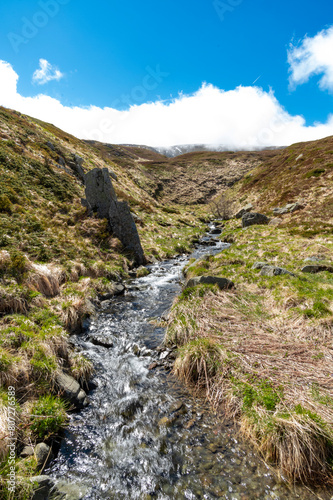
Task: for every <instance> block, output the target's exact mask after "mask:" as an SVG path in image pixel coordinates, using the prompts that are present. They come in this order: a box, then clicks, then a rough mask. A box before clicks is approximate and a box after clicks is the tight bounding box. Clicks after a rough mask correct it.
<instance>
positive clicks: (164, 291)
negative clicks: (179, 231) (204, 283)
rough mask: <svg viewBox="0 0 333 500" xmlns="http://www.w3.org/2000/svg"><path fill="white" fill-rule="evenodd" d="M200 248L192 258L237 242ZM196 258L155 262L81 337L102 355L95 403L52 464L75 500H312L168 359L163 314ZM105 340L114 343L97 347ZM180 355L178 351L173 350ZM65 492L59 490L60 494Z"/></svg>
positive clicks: (84, 346)
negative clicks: (280, 478)
mask: <svg viewBox="0 0 333 500" xmlns="http://www.w3.org/2000/svg"><path fill="white" fill-rule="evenodd" d="M211 239H212V236H209V237H207V238H206V241H204V242H203V243H204V245H199V247H198V248H197V250H196V251H195V252H194V253H193V255H192V257H194V258H199V257H202V256H203V255H205V254H207V253H218V252H220V251H221V250H223V248H225V247H227V246H228V245H226V244H223V243H221V242H217V243H216V242H213V245H212V246H207V244H211ZM187 262H188V257H187V256H182V257H179V258H176V259H173V260H170V261H166V262H161V263H155V264H153V265H151V266H149V269H150V274H149V275H148V276H145V277H142V278H139V279H134V280H133V281H132V282H131V283H130V285H129V287H128V290H127V293H126V294H125V296H123V297H116V298H114V299H113V300H112V301H110V302H109V304H108V308H107V309H104V312H101V313H100V314H99V315H98V316H97V317H96V318H94V319H93V320H92V322H91V324H90V327H89V329H88V331H87V332H86V335H85V336H74V337H73V342H74V343H75V345H76V346H77V347H78V348H79V349H80V350H81V351H83V353H84V354H85V355H86V356H87V357H88V358H89V359H90V360H91V361H92V362H93V364H94V366H95V369H96V377H95V382H96V383H97V388H96V389H95V390H94V391H93V392H92V393H91V394H90V405H89V406H88V407H87V408H85V409H83V410H82V411H81V412H80V413H75V414H72V415H71V418H70V425H69V428H68V430H67V431H66V437H65V439H64V440H63V442H62V444H61V448H60V452H59V454H58V457H57V459H56V461H55V462H54V463H53V464H52V467H51V468H50V469H49V470H48V471H47V473H48V474H50V476H52V477H53V478H54V479H55V480H56V482H57V486H58V489H59V491H60V492H62V493H63V495H62V498H64V499H66V500H78V499H81V498H82V499H86V500H88V499H89V500H102V499H117V500H121V499H124V500H125V499H126V500H127V499H131V500H132V499H133V500H135V499H138V500H139V499H140V500H141V499H144V500H149V499H153V498H156V499H160V500H162V499H163V500H166V499H170V500H171V499H176V500H178V499H179V500H180V499H184V498H186V499H191V500H192V499H197V498H198V499H201V498H204V499H213V498H225V499H230V500H231V499H235V500H236V499H243V500H246V499H252V498H258V499H271V498H275V499H281V500H284V499H294V498H295V499H296V498H303V499H312V498H317V497H316V496H315V495H312V494H311V492H309V490H307V489H305V488H302V487H299V488H297V489H296V490H294V491H290V490H289V489H288V488H287V486H286V485H284V484H283V483H278V482H277V481H276V478H275V476H274V474H272V472H271V471H270V470H269V468H268V467H267V466H265V465H264V464H263V463H262V461H261V460H260V459H259V458H258V457H257V456H256V455H255V454H254V453H253V452H252V450H251V448H250V447H249V446H247V445H245V444H244V443H243V442H240V441H239V438H238V436H237V432H236V429H235V427H234V426H233V425H232V424H231V423H228V422H224V423H223V422H222V421H221V420H220V419H219V418H218V416H217V415H216V414H214V413H213V412H212V411H211V409H210V408H209V407H208V405H206V404H205V402H204V401H202V400H197V399H195V398H193V397H192V396H191V395H190V394H189V393H188V391H187V390H186V389H185V388H184V386H183V385H182V384H181V383H179V382H178V381H177V380H176V379H175V378H174V377H173V375H172V374H170V371H169V370H166V369H165V367H164V366H163V358H164V357H165V352H164V351H159V350H158V349H157V348H158V346H159V345H160V344H161V343H162V341H163V339H164V334H165V330H164V328H162V327H161V326H159V324H158V322H157V321H156V319H159V318H160V317H161V316H163V314H165V311H166V310H168V309H170V307H171V305H172V302H173V300H174V298H175V297H176V296H177V294H179V293H180V291H181V281H182V269H183V267H184V266H185V265H186V263H187ZM95 336H98V337H102V338H103V339H104V341H105V342H107V343H108V345H109V348H106V347H103V346H101V345H95V344H93V343H92V342H91V341H90V340H88V339H91V338H92V337H95ZM170 357H171V358H172V352H171V353H170ZM59 498H60V497H59Z"/></svg>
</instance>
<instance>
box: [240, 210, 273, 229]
mask: <svg viewBox="0 0 333 500" xmlns="http://www.w3.org/2000/svg"><path fill="white" fill-rule="evenodd" d="M268 223H269V218H268V217H266V215H264V214H259V213H257V212H247V213H245V214H244V215H243V216H242V227H248V226H254V225H255V224H268Z"/></svg>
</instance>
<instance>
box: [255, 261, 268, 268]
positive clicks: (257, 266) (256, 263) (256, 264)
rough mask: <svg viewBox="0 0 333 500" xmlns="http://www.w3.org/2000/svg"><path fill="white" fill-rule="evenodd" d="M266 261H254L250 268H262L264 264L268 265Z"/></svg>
mask: <svg viewBox="0 0 333 500" xmlns="http://www.w3.org/2000/svg"><path fill="white" fill-rule="evenodd" d="M268 265H269V264H267V262H255V263H254V264H253V266H252V269H262V268H263V267H265V266H268Z"/></svg>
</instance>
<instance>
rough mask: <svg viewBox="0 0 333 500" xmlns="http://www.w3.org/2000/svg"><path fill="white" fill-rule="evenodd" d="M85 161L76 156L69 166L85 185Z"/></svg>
mask: <svg viewBox="0 0 333 500" xmlns="http://www.w3.org/2000/svg"><path fill="white" fill-rule="evenodd" d="M83 163H84V159H83V158H81V156H79V155H76V154H75V155H74V156H73V161H71V162H70V163H69V166H70V167H71V169H72V170H73V172H74V174H75V176H76V177H78V178H79V179H80V180H81V181H82V182H83V183H84V182H85V174H84V170H83V167H82V165H83Z"/></svg>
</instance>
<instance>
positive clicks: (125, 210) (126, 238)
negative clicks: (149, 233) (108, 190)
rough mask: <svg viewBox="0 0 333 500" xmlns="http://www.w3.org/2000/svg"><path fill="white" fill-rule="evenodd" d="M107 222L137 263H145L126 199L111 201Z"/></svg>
mask: <svg viewBox="0 0 333 500" xmlns="http://www.w3.org/2000/svg"><path fill="white" fill-rule="evenodd" d="M108 218H109V222H110V226H111V228H112V231H113V233H114V234H115V236H117V238H119V239H120V241H121V242H122V244H123V245H124V247H125V248H127V249H128V250H130V251H131V252H132V253H133V254H134V256H135V262H136V263H137V264H138V265H141V264H144V263H145V258H144V254H143V249H142V246H141V242H140V237H139V233H138V230H137V228H136V225H135V222H134V219H133V216H132V214H131V211H130V208H129V206H128V203H127V202H126V201H113V202H112V203H111V204H110V209H109V217H108Z"/></svg>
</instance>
